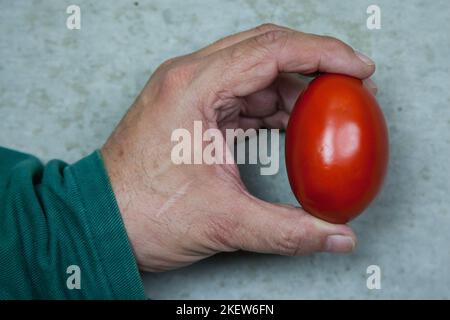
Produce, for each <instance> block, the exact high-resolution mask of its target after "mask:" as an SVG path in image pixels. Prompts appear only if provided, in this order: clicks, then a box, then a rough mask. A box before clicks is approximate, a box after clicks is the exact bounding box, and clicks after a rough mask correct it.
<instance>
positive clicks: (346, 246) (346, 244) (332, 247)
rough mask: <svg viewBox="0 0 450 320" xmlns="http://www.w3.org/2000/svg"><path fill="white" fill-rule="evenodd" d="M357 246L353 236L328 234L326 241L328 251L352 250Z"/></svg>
mask: <svg viewBox="0 0 450 320" xmlns="http://www.w3.org/2000/svg"><path fill="white" fill-rule="evenodd" d="M354 248H355V241H354V240H353V238H352V237H349V236H343V235H340V234H337V235H332V236H328V237H327V240H326V242H325V251H328V252H350V251H353V249H354Z"/></svg>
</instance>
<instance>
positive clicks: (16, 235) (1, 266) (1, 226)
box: [0, 147, 146, 299]
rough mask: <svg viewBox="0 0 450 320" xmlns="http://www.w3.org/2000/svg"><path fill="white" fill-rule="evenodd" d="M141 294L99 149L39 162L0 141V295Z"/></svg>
mask: <svg viewBox="0 0 450 320" xmlns="http://www.w3.org/2000/svg"><path fill="white" fill-rule="evenodd" d="M70 266H76V267H73V268H75V269H71V268H69V267H70ZM68 268H69V270H68ZM76 268H79V270H78V271H79V272H78V271H77V270H76ZM68 271H69V273H68ZM78 275H79V277H78ZM78 280H79V282H78ZM68 282H69V286H68ZM74 284H79V285H80V288H79V289H78V288H76V287H75V288H73V286H74ZM145 298H146V297H145V294H144V289H143V285H142V281H141V278H140V275H139V272H138V269H137V265H136V261H135V258H134V255H133V252H132V250H131V246H130V243H129V240H128V237H127V234H126V231H125V227H124V224H123V221H122V217H121V215H120V212H119V209H118V206H117V203H116V200H115V197H114V194H113V192H112V188H111V185H110V183H109V179H108V176H107V173H106V170H105V168H104V165H103V161H102V159H101V154H100V152H99V151H96V152H94V153H92V154H91V155H89V156H87V157H85V158H83V159H81V160H80V161H78V162H76V163H74V164H72V165H67V164H66V163H64V162H62V161H59V160H52V161H50V162H49V163H48V164H46V165H45V166H44V165H43V164H42V163H41V162H40V161H39V160H38V159H36V158H35V157H33V156H30V155H27V154H23V153H19V152H16V151H13V150H9V149H5V148H1V147H0V299H145Z"/></svg>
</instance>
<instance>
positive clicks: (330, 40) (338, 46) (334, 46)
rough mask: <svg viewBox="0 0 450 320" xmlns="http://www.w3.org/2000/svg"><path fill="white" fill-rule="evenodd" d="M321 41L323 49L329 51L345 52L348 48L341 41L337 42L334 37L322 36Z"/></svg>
mask: <svg viewBox="0 0 450 320" xmlns="http://www.w3.org/2000/svg"><path fill="white" fill-rule="evenodd" d="M322 40H323V43H324V47H326V48H327V50H331V51H337V50H343V49H344V50H346V49H348V48H349V46H348V45H347V44H346V43H345V42H343V41H342V40H339V39H337V38H335V37H331V36H322Z"/></svg>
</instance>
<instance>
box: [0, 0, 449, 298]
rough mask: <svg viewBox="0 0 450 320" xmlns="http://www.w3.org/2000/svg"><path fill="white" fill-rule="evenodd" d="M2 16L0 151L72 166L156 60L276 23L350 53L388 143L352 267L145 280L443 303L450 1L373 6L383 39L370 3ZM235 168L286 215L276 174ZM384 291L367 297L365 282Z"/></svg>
mask: <svg viewBox="0 0 450 320" xmlns="http://www.w3.org/2000/svg"><path fill="white" fill-rule="evenodd" d="M71 3H72V2H70V3H69V2H67V1H57V0H50V1H49V0H45V1H25V0H18V1H2V2H1V4H0V57H1V60H0V145H2V146H7V147H11V148H17V149H21V150H25V151H28V152H30V153H34V154H36V155H38V156H39V157H41V158H42V159H43V160H49V159H51V158H61V159H64V160H67V161H74V160H76V159H78V158H80V157H81V156H83V155H86V154H87V153H89V152H90V151H91V150H93V149H94V148H97V147H99V146H100V145H101V144H102V143H103V141H104V140H105V139H106V138H107V136H108V134H109V133H110V132H111V130H112V129H113V127H114V126H115V125H116V123H117V122H118V120H119V119H120V117H121V116H122V115H123V113H124V112H125V110H126V109H127V107H128V106H129V105H130V104H131V103H132V101H133V99H134V97H135V96H136V94H137V93H138V92H139V90H140V89H141V87H142V86H143V85H144V83H145V82H146V80H147V78H148V76H149V75H150V74H151V72H152V71H153V70H154V69H155V68H156V67H157V66H158V64H159V63H161V62H162V61H163V60H165V59H167V58H169V57H172V56H176V55H180V54H183V53H187V52H190V51H192V50H195V49H197V48H199V47H201V46H204V45H206V44H207V43H209V42H211V41H213V40H215V39H217V38H219V37H222V36H224V35H227V34H230V33H233V32H236V31H239V30H242V29H245V28H248V27H251V26H255V25H257V24H260V23H262V22H269V21H270V22H275V23H280V24H284V25H287V26H290V27H293V28H297V29H301V30H304V31H308V32H314V33H321V34H328V35H333V36H336V37H339V38H341V39H343V40H344V41H347V42H348V43H350V44H351V45H352V46H354V47H355V48H357V49H358V50H360V51H363V52H365V53H367V54H368V55H370V56H371V57H373V58H374V60H376V62H377V65H378V69H377V72H376V75H375V77H374V79H375V80H376V82H377V83H378V85H379V87H380V92H379V96H378V97H379V101H380V103H381V105H382V107H383V110H384V112H385V115H386V118H387V121H388V124H389V130H390V136H391V162H390V170H389V176H388V179H387V183H386V186H385V188H384V190H383V192H382V194H381V195H380V197H379V198H378V199H377V200H376V202H375V203H373V205H372V206H371V207H370V208H369V209H368V210H367V212H366V213H365V214H364V215H363V216H361V217H360V218H358V219H357V220H356V221H354V222H352V223H351V225H352V226H353V227H354V229H355V231H356V232H357V234H358V236H359V246H358V247H357V249H356V251H355V252H354V253H353V254H351V255H344V256H336V255H330V254H316V255H312V256H308V257H299V258H290V257H277V256H268V255H256V254H247V253H237V254H227V255H219V256H217V257H214V258H211V259H208V260H206V261H204V262H202V263H199V264H196V265H194V266H192V267H188V268H184V269H181V270H178V271H174V272H168V273H164V274H146V275H144V281H145V285H146V290H147V293H148V295H149V296H150V297H152V298H155V299H165V298H450V273H449V270H450V268H449V265H450V245H449V243H450V241H449V240H450V212H449V208H448V205H449V198H450V195H449V193H450V190H449V189H450V172H449V169H448V165H449V162H450V160H449V158H450V90H449V89H450V75H449V72H450V70H449V67H450V62H449V61H450V60H449V57H450V36H449V35H450V33H449V32H448V23H449V22H448V13H449V12H450V3H449V2H448V1H431V2H430V1H417V0H414V1H412V0H411V1H407V2H404V1H387V0H386V1H376V4H378V5H379V6H380V7H381V10H382V29H381V30H376V31H370V30H368V29H367V28H366V18H367V14H366V8H367V6H368V5H369V4H372V3H373V2H372V1H370V2H369V1H332V0H330V1H312V0H309V1H306V0H305V1H301V0H298V1H294V0H285V1H282V0H247V1H224V0H208V1H206V0H204V1H200V0H198V1H193V0H186V1H180V0H179V1H167V0H157V1H156V0H154V1H142V0H141V1H139V0H137V1H136V0H135V1H85V0H77V1H75V2H74V3H76V4H78V5H80V7H81V10H82V28H81V30H80V31H70V30H67V29H66V27H65V20H66V17H67V15H66V13H65V9H66V6H67V5H69V4H71ZM256 170H258V168H256V167H252V166H248V167H245V168H242V174H243V177H244V179H245V182H246V184H247V185H248V187H249V188H250V190H251V191H252V192H253V193H254V194H256V195H257V196H259V197H262V198H264V199H267V200H270V201H283V202H290V203H295V199H294V198H293V196H292V194H291V191H290V188H289V185H288V182H287V179H286V173H285V168H284V166H282V167H281V170H280V173H279V174H278V175H276V176H272V177H261V176H259V175H258V174H256V173H257V171H256ZM371 264H377V265H379V266H380V267H381V269H382V289H381V290H374V291H370V290H368V289H367V288H366V277H367V276H366V268H367V266H368V265H371Z"/></svg>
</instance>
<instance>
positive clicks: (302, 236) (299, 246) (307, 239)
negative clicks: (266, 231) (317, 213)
mask: <svg viewBox="0 0 450 320" xmlns="http://www.w3.org/2000/svg"><path fill="white" fill-rule="evenodd" d="M311 227H312V226H310V225H309V224H308V222H306V221H302V222H301V223H298V222H296V223H290V224H289V225H287V226H286V227H285V228H284V231H282V232H281V237H280V242H279V243H278V248H279V250H280V252H281V254H283V255H288V256H297V255H299V254H301V253H305V252H307V251H309V248H308V247H309V244H310V243H311V240H312V234H311Z"/></svg>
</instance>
